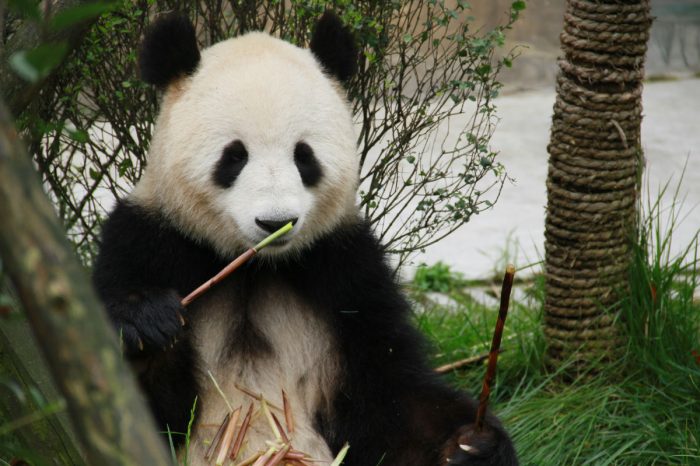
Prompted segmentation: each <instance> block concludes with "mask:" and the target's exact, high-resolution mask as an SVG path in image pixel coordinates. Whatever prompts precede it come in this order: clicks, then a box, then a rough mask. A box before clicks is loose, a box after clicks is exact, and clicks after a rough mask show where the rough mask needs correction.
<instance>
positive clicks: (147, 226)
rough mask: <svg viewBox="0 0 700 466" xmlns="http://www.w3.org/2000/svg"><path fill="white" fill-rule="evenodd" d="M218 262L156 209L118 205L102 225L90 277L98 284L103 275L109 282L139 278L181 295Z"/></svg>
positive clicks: (129, 202)
mask: <svg viewBox="0 0 700 466" xmlns="http://www.w3.org/2000/svg"><path fill="white" fill-rule="evenodd" d="M223 263H224V262H223V260H222V259H221V258H219V257H218V256H217V255H216V254H215V252H214V251H213V249H211V248H210V247H207V246H206V245H202V244H199V243H198V242H196V241H194V240H192V239H190V238H188V237H187V236H186V235H184V234H183V233H182V232H180V231H179V230H178V229H177V228H175V227H174V226H173V224H172V223H171V222H170V221H169V220H168V218H167V217H166V216H165V215H164V214H163V213H162V212H160V211H159V210H157V209H153V208H149V207H146V206H143V205H140V204H139V203H137V202H134V201H132V200H120V201H118V202H117V204H116V206H115V207H114V209H113V210H112V212H111V213H110V215H109V217H108V219H107V220H106V221H105V223H104V225H103V226H102V239H101V245H100V254H99V255H98V257H97V260H96V262H95V268H94V274H95V278H96V279H97V281H98V282H99V281H100V280H99V278H100V277H101V276H102V275H105V274H106V275H108V278H109V280H113V279H116V278H119V277H122V278H124V279H126V278H127V277H132V278H133V277H138V279H139V280H142V281H144V282H145V283H151V284H157V285H162V286H167V287H174V288H176V289H178V291H181V292H183V291H189V290H188V289H189V288H191V287H192V286H194V285H196V284H198V283H201V281H203V280H204V279H206V278H208V277H209V276H211V275H213V273H215V272H216V271H217V270H218V267H219V268H220V266H221V265H222V264H223ZM181 288H182V289H181Z"/></svg>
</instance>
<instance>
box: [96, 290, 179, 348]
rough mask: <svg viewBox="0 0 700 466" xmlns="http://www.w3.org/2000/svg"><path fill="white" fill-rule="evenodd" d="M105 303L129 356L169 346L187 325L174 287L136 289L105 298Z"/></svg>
mask: <svg viewBox="0 0 700 466" xmlns="http://www.w3.org/2000/svg"><path fill="white" fill-rule="evenodd" d="M105 306H106V307H107V312H108V313H109V315H110V317H111V318H112V321H113V323H114V325H115V327H116V330H117V333H118V334H119V337H120V340H121V343H122V346H123V349H124V353H125V354H126V355H127V356H135V355H139V354H150V353H154V352H157V351H160V350H163V349H166V348H168V347H170V346H171V345H172V344H173V343H175V342H176V341H177V340H176V339H177V336H178V335H179V334H180V333H181V332H182V331H183V328H184V326H185V317H186V311H185V309H184V308H183V307H182V306H181V305H180V296H179V295H178V294H177V292H176V291H175V290H163V289H151V290H144V291H139V292H133V293H129V294H127V295H126V296H120V297H119V298H118V299H109V300H106V302H105Z"/></svg>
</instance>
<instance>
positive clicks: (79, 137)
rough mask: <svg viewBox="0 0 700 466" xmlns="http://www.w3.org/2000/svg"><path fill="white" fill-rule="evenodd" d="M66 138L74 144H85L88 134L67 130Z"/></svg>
mask: <svg viewBox="0 0 700 466" xmlns="http://www.w3.org/2000/svg"><path fill="white" fill-rule="evenodd" d="M67 131H68V136H69V137H70V138H71V139H72V140H74V141H75V142H79V143H81V144H85V143H86V142H87V141H88V134H87V133H86V132H85V131H83V130H82V129H69V130H67Z"/></svg>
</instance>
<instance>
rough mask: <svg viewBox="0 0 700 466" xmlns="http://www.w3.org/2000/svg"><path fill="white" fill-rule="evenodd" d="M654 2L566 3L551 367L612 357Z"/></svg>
mask: <svg viewBox="0 0 700 466" xmlns="http://www.w3.org/2000/svg"><path fill="white" fill-rule="evenodd" d="M650 26H651V16H650V6H649V0H637V1H634V0H627V1H625V0H600V1H592V0H568V1H567V10H566V13H565V16H564V30H563V32H562V34H561V47H562V51H563V53H564V56H563V57H562V58H560V60H559V62H558V64H559V69H560V71H559V75H558V77H557V100H556V103H555V105H554V116H553V119H552V132H551V139H550V145H549V146H548V149H547V150H548V152H549V174H548V178H547V195H548V207H547V218H546V223H545V257H546V266H545V268H546V270H545V272H546V277H547V284H546V299H545V334H546V336H547V340H548V358H549V360H550V362H551V363H553V364H556V363H557V362H559V361H561V360H563V359H567V358H571V357H573V358H574V359H577V360H578V361H580V362H581V363H583V364H585V363H586V362H588V361H590V360H591V359H592V358H597V357H601V356H602V357H605V356H606V355H610V356H612V355H614V354H615V351H614V349H615V348H617V347H619V346H620V343H621V341H620V337H619V334H618V333H617V331H616V329H615V326H614V320H615V319H614V314H615V309H614V306H615V304H616V303H617V302H618V293H619V291H620V290H624V289H625V286H626V285H625V284H626V271H627V264H628V260H629V254H630V246H629V239H630V233H631V231H632V230H631V229H632V228H633V227H634V225H635V222H636V220H637V219H636V214H637V213H636V196H637V194H638V187H639V181H638V180H639V174H640V172H641V165H642V154H641V147H640V125H641V119H642V114H641V108H642V106H641V96H642V78H643V64H644V55H645V53H646V47H647V39H648V38H649V28H650Z"/></svg>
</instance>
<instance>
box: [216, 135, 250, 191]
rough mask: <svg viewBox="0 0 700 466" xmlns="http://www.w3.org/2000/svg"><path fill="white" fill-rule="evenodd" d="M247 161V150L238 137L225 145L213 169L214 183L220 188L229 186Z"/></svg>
mask: <svg viewBox="0 0 700 466" xmlns="http://www.w3.org/2000/svg"><path fill="white" fill-rule="evenodd" d="M246 162H248V151H247V150H246V148H245V146H244V145H243V143H242V142H241V141H240V139H236V140H235V141H233V142H232V143H230V144H229V145H227V146H226V147H224V151H223V153H222V154H221V158H219V161H218V162H217V163H216V168H215V169H214V183H216V184H217V185H218V186H221V187H222V188H230V187H231V186H232V185H233V182H234V181H236V178H238V175H240V174H241V171H242V170H243V167H244V166H245V164H246Z"/></svg>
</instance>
